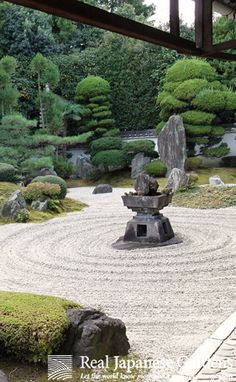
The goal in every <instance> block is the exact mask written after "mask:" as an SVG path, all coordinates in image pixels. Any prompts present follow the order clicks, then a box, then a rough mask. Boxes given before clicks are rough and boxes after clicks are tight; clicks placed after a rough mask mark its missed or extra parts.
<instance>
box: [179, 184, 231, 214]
mask: <svg viewBox="0 0 236 382" xmlns="http://www.w3.org/2000/svg"><path fill="white" fill-rule="evenodd" d="M172 205H173V206H175V207H187V208H202V209H207V208H225V207H232V206H236V187H210V186H206V187H195V188H192V189H190V190H187V191H183V192H181V191H179V192H177V193H175V195H174V197H173V202H172Z"/></svg>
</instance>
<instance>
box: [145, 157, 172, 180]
mask: <svg viewBox="0 0 236 382" xmlns="http://www.w3.org/2000/svg"><path fill="white" fill-rule="evenodd" d="M145 171H146V173H147V174H148V175H151V176H155V177H162V176H165V175H166V172H167V167H166V165H165V164H164V163H163V162H162V161H161V160H160V159H155V160H153V161H151V162H150V163H148V164H147V165H146V167H145Z"/></svg>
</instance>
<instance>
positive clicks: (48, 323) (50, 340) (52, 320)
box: [0, 292, 78, 363]
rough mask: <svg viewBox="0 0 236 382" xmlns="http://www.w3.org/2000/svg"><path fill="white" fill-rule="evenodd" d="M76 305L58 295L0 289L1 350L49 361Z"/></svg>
mask: <svg viewBox="0 0 236 382" xmlns="http://www.w3.org/2000/svg"><path fill="white" fill-rule="evenodd" d="M75 306H78V304H75V303H73V302H71V301H67V300H64V299H61V298H57V297H49V296H40V295H33V294H28V293H15V292H0V349H3V348H4V354H9V356H10V357H11V358H15V359H19V360H27V361H29V362H44V363H45V362H47V357H48V354H53V353H54V352H56V351H57V350H58V348H59V346H60V344H61V343H62V341H63V339H64V334H65V331H66V329H67V328H68V325H69V321H68V317H67V309H68V308H70V307H75ZM0 354H1V350H0Z"/></svg>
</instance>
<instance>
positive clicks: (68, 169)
mask: <svg viewBox="0 0 236 382" xmlns="http://www.w3.org/2000/svg"><path fill="white" fill-rule="evenodd" d="M53 165H54V170H55V171H56V173H57V175H58V176H60V177H61V178H62V179H69V177H70V176H71V175H72V174H73V172H74V168H75V166H74V165H73V163H71V162H68V161H67V160H65V159H64V158H62V157H58V158H54V159H53Z"/></svg>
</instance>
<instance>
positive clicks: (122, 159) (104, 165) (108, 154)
mask: <svg viewBox="0 0 236 382" xmlns="http://www.w3.org/2000/svg"><path fill="white" fill-rule="evenodd" d="M92 163H93V165H94V166H96V167H98V168H100V169H101V170H103V171H107V172H111V171H116V170H118V169H123V168H125V167H127V164H128V157H127V154H126V153H125V152H124V151H122V150H106V151H100V152H98V153H97V154H96V155H94V157H93V158H92Z"/></svg>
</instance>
